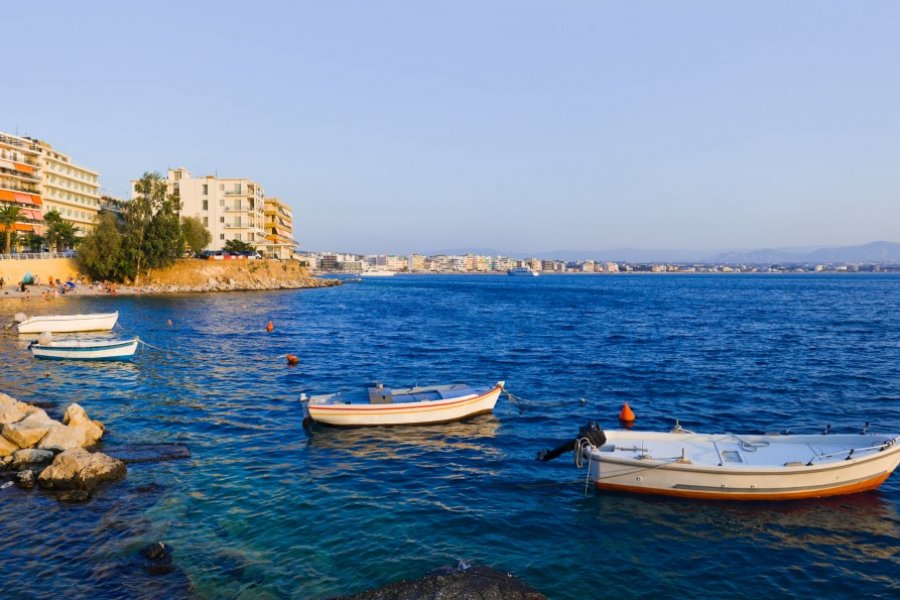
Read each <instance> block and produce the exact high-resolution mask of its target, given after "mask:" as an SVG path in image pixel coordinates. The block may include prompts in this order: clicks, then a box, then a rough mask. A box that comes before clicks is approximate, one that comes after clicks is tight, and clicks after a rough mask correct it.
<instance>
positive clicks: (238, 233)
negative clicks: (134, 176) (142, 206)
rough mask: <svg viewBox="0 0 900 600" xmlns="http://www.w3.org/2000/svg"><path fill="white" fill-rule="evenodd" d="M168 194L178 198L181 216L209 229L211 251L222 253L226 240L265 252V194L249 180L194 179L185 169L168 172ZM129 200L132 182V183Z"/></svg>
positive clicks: (133, 193) (256, 184) (257, 184)
mask: <svg viewBox="0 0 900 600" xmlns="http://www.w3.org/2000/svg"><path fill="white" fill-rule="evenodd" d="M166 179H167V182H168V190H169V193H170V194H178V196H179V199H180V201H181V209H180V211H181V216H183V217H198V218H199V219H200V221H201V222H202V223H203V225H204V226H205V227H206V228H207V229H209V233H210V234H211V235H212V241H211V242H210V244H209V247H208V249H210V250H221V249H222V248H224V247H225V242H226V241H228V240H240V241H242V242H248V243H250V244H253V245H254V246H255V247H256V248H258V249H260V250H264V249H265V245H266V230H265V229H264V226H265V214H264V209H265V204H264V198H265V191H264V190H263V187H262V186H261V185H260V184H259V183H257V182H255V181H253V180H252V179H230V178H219V177H213V176H212V175H207V176H205V177H194V176H193V175H191V173H190V171H188V170H187V169H184V168H178V169H169V171H168V173H167V176H166ZM131 183H132V197H134V195H135V194H136V192H135V191H134V185H135V183H136V182H135V181H132V182H131Z"/></svg>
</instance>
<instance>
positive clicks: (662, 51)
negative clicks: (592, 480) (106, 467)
mask: <svg viewBox="0 0 900 600" xmlns="http://www.w3.org/2000/svg"><path fill="white" fill-rule="evenodd" d="M39 4H40V8H38V7H37V6H36V5H35V3H28V2H15V3H8V4H7V5H5V6H4V7H3V11H2V15H3V16H2V18H3V21H4V24H5V27H4V29H5V31H6V32H7V37H6V41H7V43H6V45H5V50H4V52H5V54H6V60H7V70H6V74H5V77H4V83H5V85H4V92H3V93H2V94H0V130H8V131H15V130H16V128H18V131H19V133H20V134H27V135H32V136H35V137H39V138H42V139H46V140H48V141H50V142H51V143H52V144H54V145H55V146H56V147H58V148H59V149H61V150H62V151H64V152H67V153H69V154H71V155H72V156H73V158H74V159H75V160H76V161H78V162H80V163H81V164H84V165H85V166H88V167H91V168H93V169H96V170H98V171H100V172H101V176H102V183H103V185H104V187H105V188H107V189H108V190H109V191H111V192H113V193H116V194H119V195H126V194H127V190H128V181H129V180H130V179H132V178H136V177H138V176H140V174H141V173H143V172H144V171H149V170H160V171H164V170H165V169H166V168H167V167H174V166H185V167H187V168H188V169H189V170H191V171H192V172H193V173H195V174H198V175H204V174H207V173H213V172H218V174H219V175H220V176H227V177H250V178H253V179H256V180H258V181H260V182H261V183H262V184H263V185H264V186H265V188H266V191H267V193H269V194H270V195H277V196H279V197H281V198H282V199H284V200H286V201H287V202H289V203H290V204H291V205H293V206H294V208H295V215H296V222H297V223H296V224H297V228H296V229H297V238H298V239H299V240H300V241H301V243H302V245H303V247H305V248H307V249H321V250H324V249H343V250H354V251H360V252H374V251H379V252H403V253H405V252H411V251H420V250H435V249H440V248H458V247H492V248H498V249H501V250H510V251H531V252H539V251H547V250H553V249H604V248H615V247H623V246H630V247H641V248H692V249H725V248H757V247H767V246H768V247H772V246H815V245H845V244H857V243H865V242H868V241H872V240H877V239H887V240H893V241H900V235H898V232H897V228H898V227H900V193H898V192H900V167H898V159H900V35H898V24H900V3H897V2H874V1H867V2H851V1H849V0H848V1H845V2H827V1H809V2H801V1H792V2H782V1H777V2H776V1H773V2H760V1H755V2H741V3H738V2H719V1H708V2H669V1H659V2H631V1H628V2H625V1H622V2H616V3H611V2H599V1H597V2H588V1H584V2H564V1H560V2H548V1H525V0H516V1H510V2H501V1H488V2H486V1H483V0H479V1H468V0H464V1H460V0H454V1H451V0H446V1H444V2H425V1H421V0H417V1H408V2H396V1H386V0H377V1H340V0H334V1H327V2H325V1H321V2H296V3H293V2H291V3H289V2H268V1H254V2H247V1H246V0H243V1H241V2H232V1H226V2H219V1H217V2H190V1H183V2H181V1H178V2H175V1H154V2H113V1H109V2H94V1H81V2H68V1H66V2H63V1H59V0H54V1H41V2H40V3H39ZM14 30H18V32H19V33H18V35H17V36H15V37H10V36H9V34H10V32H11V31H14Z"/></svg>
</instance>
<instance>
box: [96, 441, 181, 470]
mask: <svg viewBox="0 0 900 600" xmlns="http://www.w3.org/2000/svg"><path fill="white" fill-rule="evenodd" d="M103 452H104V453H105V454H107V455H109V456H112V457H113V458H117V459H119V460H121V461H122V462H124V463H125V464H126V465H130V464H132V463H143V462H159V461H162V460H175V459H178V458H190V457H191V451H190V450H189V449H188V448H187V447H186V446H180V445H178V444H127V445H124V446H105V447H104V448H103Z"/></svg>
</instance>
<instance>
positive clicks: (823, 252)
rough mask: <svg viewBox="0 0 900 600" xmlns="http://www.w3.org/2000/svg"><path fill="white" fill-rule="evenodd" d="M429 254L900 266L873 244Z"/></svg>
mask: <svg viewBox="0 0 900 600" xmlns="http://www.w3.org/2000/svg"><path fill="white" fill-rule="evenodd" d="M426 254H429V255H435V254H446V255H462V254H480V255H483V256H510V257H514V258H542V259H547V260H550V259H555V260H565V261H571V260H604V261H605V260H609V261H620V262H632V263H650V262H673V263H711V264H748V265H763V264H808V263H816V264H818V263H890V262H900V244H898V243H895V242H871V243H869V244H863V245H861V246H839V247H826V248H763V249H760V250H747V251H744V250H731V251H724V252H718V253H711V252H710V251H708V250H707V251H702V250H673V249H661V250H645V249H641V248H612V249H607V250H553V251H550V252H536V253H530V254H528V253H522V252H504V251H502V250H497V249H494V248H452V249H445V250H436V251H433V252H427V253H426Z"/></svg>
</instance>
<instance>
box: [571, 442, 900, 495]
mask: <svg viewBox="0 0 900 600" xmlns="http://www.w3.org/2000/svg"><path fill="white" fill-rule="evenodd" d="M662 435H667V434H662ZM787 437H791V436H785V438H787ZM798 437H799V436H798ZM806 437H810V438H811V437H815V436H806ZM818 437H821V438H823V440H825V438H828V439H829V440H830V439H832V438H835V437H840V436H818ZM847 437H849V436H847ZM853 437H858V438H863V436H853ZM870 439H873V440H875V439H881V440H883V441H884V445H883V447H882V448H880V449H879V447H876V448H874V449H868V450H862V451H860V452H855V453H854V454H850V455H849V457H848V455H847V454H846V453H845V454H842V455H839V456H834V457H830V458H829V459H827V460H809V461H806V460H802V461H790V462H789V463H787V464H782V465H768V466H765V465H753V464H718V465H703V464H695V463H692V462H691V461H690V453H687V454H686V460H684V461H683V462H682V460H680V459H679V458H678V457H676V458H674V459H671V458H670V459H668V460H666V459H663V460H656V459H652V458H651V459H640V458H627V457H624V456H614V454H616V453H615V452H604V451H602V450H600V449H596V448H590V447H588V448H585V449H583V457H584V459H585V462H587V463H588V465H589V468H590V478H591V480H592V481H593V482H594V484H595V486H596V487H597V488H598V489H602V490H610V491H620V492H630V493H641V494H658V495H664V496H677V497H682V498H700V499H709V500H740V501H748V500H750V501H752V500H768V501H772V500H794V499H802V498H821V497H826V496H837V495H842V494H852V493H856V492H863V491H867V490H873V489H876V488H877V487H878V486H880V485H881V484H882V483H883V482H884V481H885V480H886V479H887V478H888V477H889V476H890V475H891V473H892V472H893V471H894V470H895V469H896V468H897V466H898V463H900V443H897V440H896V438H895V439H894V440H893V442H891V441H889V440H888V439H886V438H884V437H882V438H870ZM860 443H861V444H864V443H866V442H864V441H860ZM871 443H873V444H876V446H877V442H876V441H873V442H871ZM647 445H648V447H652V442H648V444H647ZM809 446H810V448H815V444H814V443H813V444H809ZM861 448H862V447H861ZM814 453H815V451H814V450H811V452H810V458H812V455H813V454H814Z"/></svg>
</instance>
